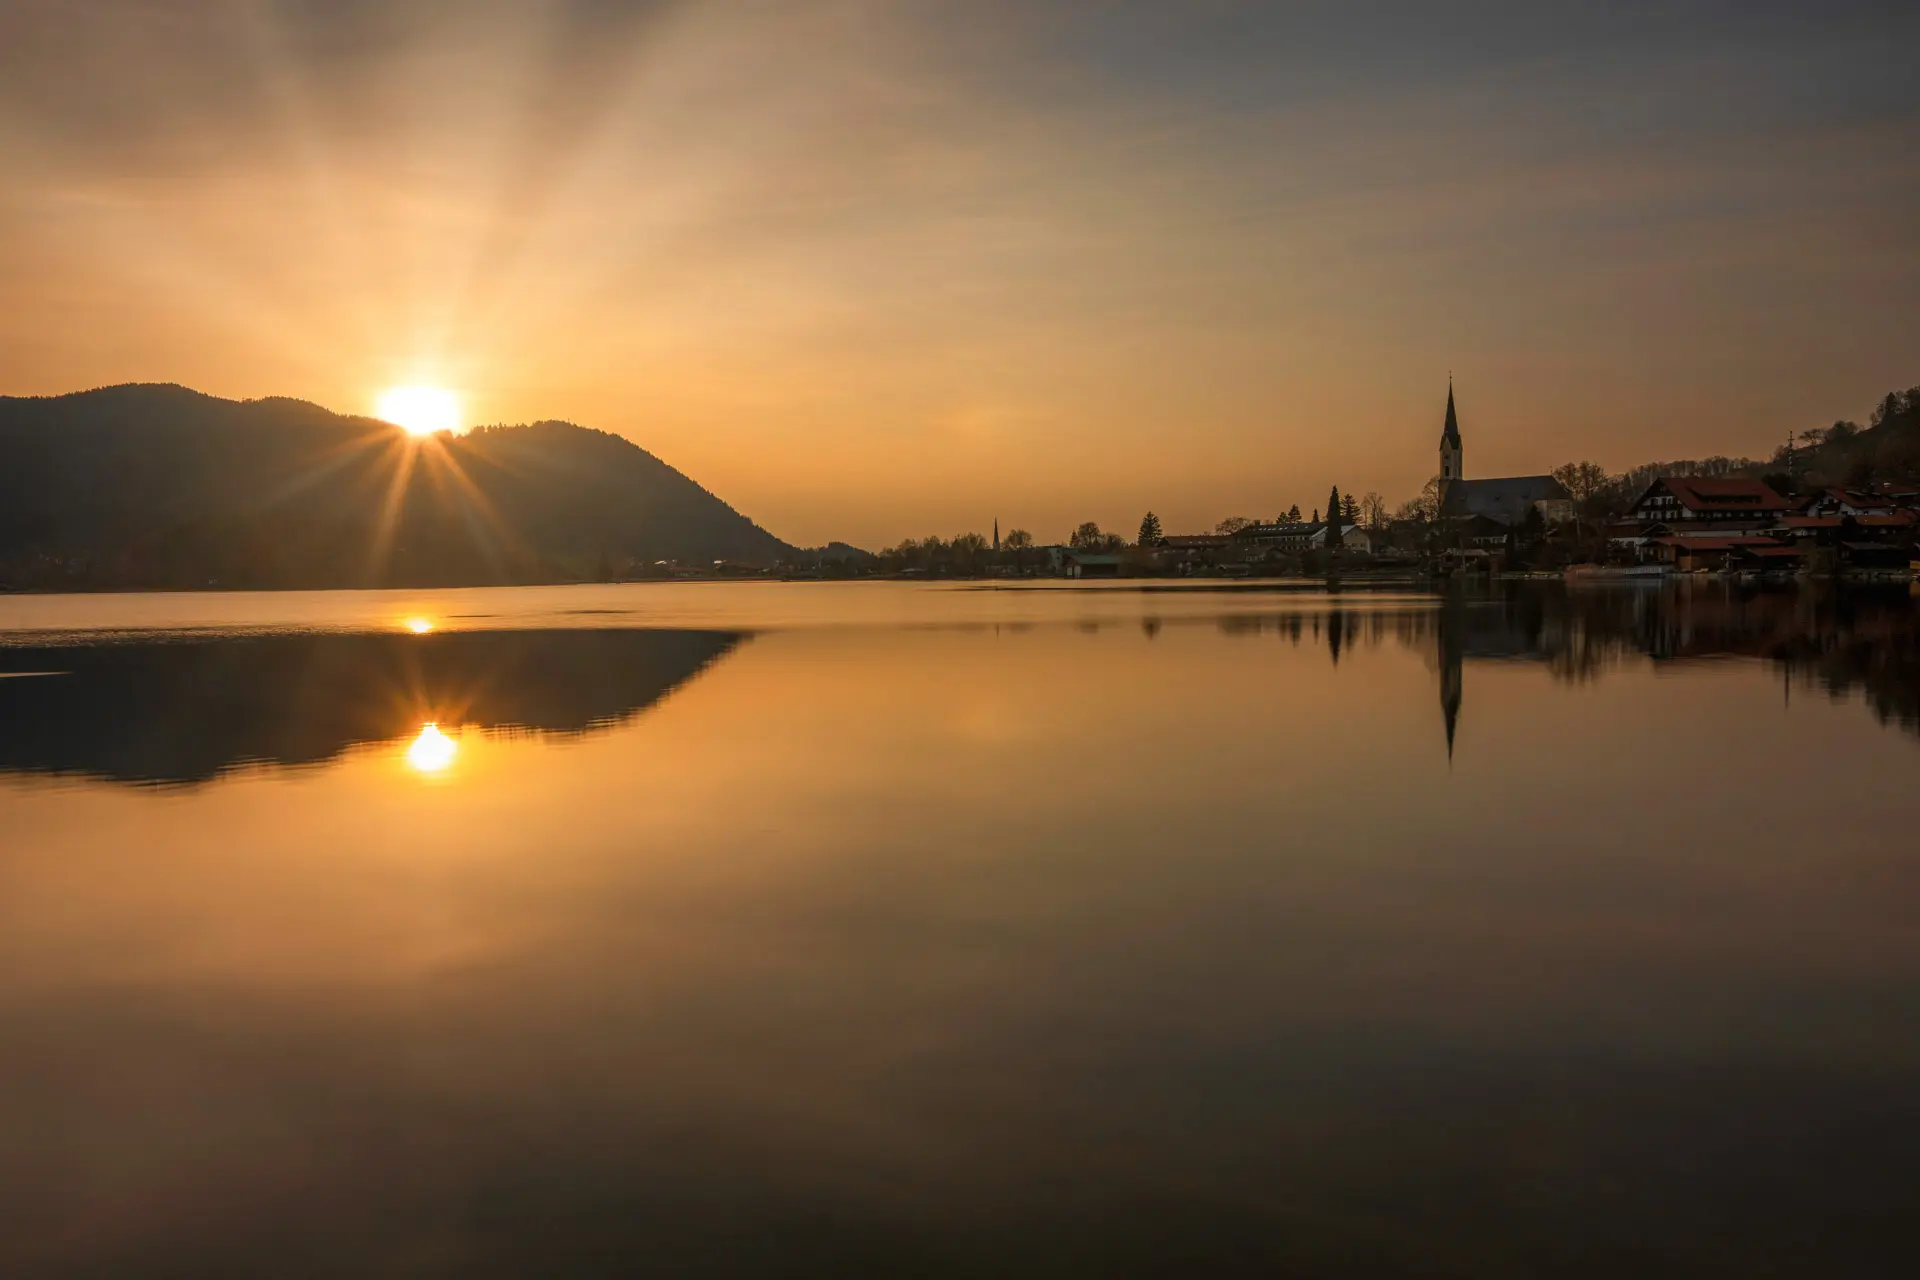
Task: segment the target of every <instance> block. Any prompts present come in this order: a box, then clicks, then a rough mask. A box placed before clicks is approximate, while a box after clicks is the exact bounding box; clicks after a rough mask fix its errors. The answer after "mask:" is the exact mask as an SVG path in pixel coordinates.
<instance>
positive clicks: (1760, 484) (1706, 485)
mask: <svg viewBox="0 0 1920 1280" xmlns="http://www.w3.org/2000/svg"><path fill="white" fill-rule="evenodd" d="M1790 509H1791V508H1790V504H1789V503H1788V502H1787V500H1786V499H1785V498H1783V497H1781V496H1780V495H1779V494H1777V493H1775V492H1774V491H1773V489H1772V487H1771V486H1769V485H1768V484H1767V483H1766V482H1765V481H1763V480H1750V479H1747V478H1745V477H1740V476H1663V477H1661V478H1660V479H1658V480H1655V481H1654V482H1653V483H1652V484H1650V485H1648V486H1647V488H1646V492H1644V493H1642V494H1641V495H1640V496H1639V497H1638V498H1636V499H1634V502H1633V506H1632V507H1631V508H1630V510H1631V513H1632V517H1633V519H1635V520H1638V521H1640V522H1642V523H1645V524H1663V525H1666V526H1667V527H1668V528H1669V529H1671V530H1673V531H1674V533H1675V534H1679V535H1684V534H1685V533H1687V532H1691V531H1699V532H1703V533H1704V532H1708V531H1712V532H1757V531H1759V530H1762V529H1767V528H1771V527H1772V526H1774V525H1775V524H1777V523H1778V522H1779V521H1780V520H1781V518H1782V517H1784V516H1786V515H1787V514H1788V512H1789V510H1790Z"/></svg>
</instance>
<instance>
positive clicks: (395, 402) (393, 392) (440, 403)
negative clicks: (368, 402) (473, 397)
mask: <svg viewBox="0 0 1920 1280" xmlns="http://www.w3.org/2000/svg"><path fill="white" fill-rule="evenodd" d="M373 412H374V416H375V417H377V418H380V419H383V420H384V421H387V422H391V423H393V424H394V425H395V426H398V427H404V428H405V429H406V430H407V432H408V434H410V435H416V436H430V435H432V434H433V433H434V432H436V431H458V430H459V429H460V397H459V396H457V395H455V394H454V393H453V392H451V391H449V390H447V389H446V388H445V387H388V388H387V389H386V390H385V391H382V392H381V393H380V399H379V401H378V403H377V404H376V405H375V406H374V410H373Z"/></svg>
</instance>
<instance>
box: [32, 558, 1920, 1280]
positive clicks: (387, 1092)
mask: <svg viewBox="0 0 1920 1280" xmlns="http://www.w3.org/2000/svg"><path fill="white" fill-rule="evenodd" d="M1135 586H1136V584H1127V583H1119V584H1112V585H1102V586H1098V587H1085V588H1077V589H1076V588H1068V587H1065V586H1064V584H1041V585H1037V586H1025V585H1021V586H1014V587H1008V588H1002V589H989V588H982V587H978V586H974V585H970V584H953V585H940V584H924V585H913V584H902V583H865V584H847V585H835V584H825V583H821V584H814V583H795V584H773V583H739V584H719V583H705V584H658V585H634V586H597V587H577V588H537V589H535V588H528V589H500V590H475V591H445V592H432V591H423V592H414V593H405V592H394V593H382V592H325V593H288V594H284V595H247V594H239V593H234V594H207V595H154V596H115V595H101V596H85V597H76V596H68V597H56V596H14V597H0V1134H4V1135H5V1140H4V1141H3V1142H0V1274H4V1275H7V1276H41V1275H46V1276H67V1275H71V1276H82V1275H84V1276H90V1277H91V1276H105V1275H140V1276H182V1277H185V1276H193V1277H216V1276H222V1277H223V1276H236V1277H238V1276H259V1275H273V1276H378V1275H394V1276H400V1275H405V1276H418V1275H448V1276H462V1277H471V1276H495V1275H498V1276H508V1275H556V1276H557V1275H598V1274H609V1275H624V1274H636V1273H640V1272H643V1271H645V1272H648V1273H652V1274H662V1275H675V1276H679V1275H687V1276H697V1275H740V1274H775V1273H777V1274H816V1273H821V1274H836V1275H945V1274H960V1275H995V1276H1000V1275H1006V1274H1009V1273H1021V1272H1041V1273H1048V1274H1059V1273H1068V1274H1089V1275H1102V1276H1107V1275H1130V1274H1145V1275H1173V1274H1177V1275H1215V1274H1252V1275H1275V1274H1302V1275H1352V1274H1368V1275H1420V1276H1474V1277H1485V1276H1541V1275H1552V1276H1607V1277H1617V1276H1621V1275H1656V1274H1657V1275H1687V1276H1698V1275H1729V1276H1734V1275H1738V1276H1761V1275H1766V1276H1819V1277H1841V1276H1861V1277H1869V1276H1874V1277H1877V1276H1891V1275H1902V1274H1916V1273H1920V1272H1916V1268H1920V1244H1916V1238H1917V1233H1915V1232H1914V1230H1913V1221H1912V1219H1913V1212H1914V1206H1915V1204H1916V1203H1917V1202H1920V1088H1916V1081H1920V1074H1917V1073H1920V928H1916V927H1915V914H1914V908H1915V904H1916V903H1917V902H1920V787H1917V786H1916V783H1917V782H1920V626H1916V620H1917V619H1920V602H1917V601H1916V597H1915V596H1914V595H1913V594H1911V593H1909V591H1908V589H1907V588H1904V587H1902V588H1899V589H1898V590H1896V591H1890V592H1866V591H1859V592H1852V593H1846V594H1839V593H1835V592H1832V591H1827V592H1816V591H1814V590H1811V589H1808V590H1802V591H1792V590H1788V591H1776V592H1757V593H1756V592H1752V591H1746V590H1742V589H1739V588H1735V587H1732V586H1729V585H1725V584H1719V583H1712V584H1701V585H1698V586H1694V587H1688V586H1686V585H1681V586H1667V587H1664V588H1646V587H1635V586H1622V587H1618V588H1613V589H1591V590H1588V591H1585V592H1569V591H1567V590H1564V589H1561V588H1559V587H1557V586H1553V585H1548V586H1544V587H1534V586H1531V585H1528V586H1514V587H1513V588H1511V589H1510V590H1503V591H1497V592H1489V593H1487V594H1482V595H1474V596H1467V595H1454V596H1449V597H1445V598H1441V597H1434V596H1428V595H1421V594H1411V593H1401V594H1385V593H1381V594H1369V593H1365V592H1357V591H1347V592H1341V593H1337V594H1328V593H1326V592H1324V591H1321V590H1317V589H1305V588H1301V589H1282V588H1278V587H1274V586H1271V585H1268V586H1262V585H1261V584H1231V585H1228V584H1220V585H1219V586H1218V587H1216V588H1205V587H1203V588H1200V589H1195V588H1192V587H1179V588H1170V589H1168V588H1163V589H1158V590H1139V589H1135Z"/></svg>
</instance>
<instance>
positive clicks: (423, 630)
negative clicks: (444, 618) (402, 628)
mask: <svg viewBox="0 0 1920 1280" xmlns="http://www.w3.org/2000/svg"><path fill="white" fill-rule="evenodd" d="M407 630H409V631H411V632H413V634H415V635H417V636H423V635H425V634H427V632H429V631H431V630H433V623H432V622H431V621H430V620H428V619H426V618H408V619H407Z"/></svg>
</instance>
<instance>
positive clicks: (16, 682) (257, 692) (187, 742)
mask: <svg viewBox="0 0 1920 1280" xmlns="http://www.w3.org/2000/svg"><path fill="white" fill-rule="evenodd" d="M741 638H742V637H740V636H739V635H735V634H730V633H724V632H700V631H520V632H513V631H469V632H449V633H444V634H438V635H427V636H413V635H306V636H255V637H226V638H221V639H214V640H202V641H178V642H163V643H152V642H147V643H129V644H108V645H97V646H91V647H58V648H0V671H15V672H21V671H50V672H61V673H63V674H60V675H48V676H33V677H27V678H21V679H5V680H0V770H12V771H17V772H27V773H54V774H79V775H87V776H93V777H99V778H108V779H113V780H116V781H121V782H136V783H162V784H164V783H188V782H202V781H206V780H208V779H210V778H214V777H217V776H219V775H220V774H222V773H224V772H226V771H227V770H229V769H232V768H234V767H235V766H237V765H241V764H248V763H266V764H275V765H303V764H316V763H320V762H323V761H327V760H331V759H333V758H334V757H336V756H338V755H339V754H340V753H341V752H343V751H345V750H346V749H347V748H349V747H352V746H354V745H356V744H360V743H368V742H384V741H389V740H394V739H399V738H403V737H409V736H412V735H413V734H415V733H417V732H418V731H419V730H420V726H421V725H422V723H424V722H427V721H437V722H439V723H441V724H445V725H461V724H471V725H478V726H481V727H483V728H487V729H505V730H522V731H533V732H539V733H552V734H581V733H585V732H588V731H589V730H591V729H594V728H596V727H600V726H604V725H610V724H614V723H618V722H620V721H622V720H625V719H626V718H628V717H630V716H632V715H633V714H634V713H636V712H638V711H640V710H642V709H644V708H646V707H648V706H650V705H652V704H653V703H654V702H657V701H658V700H659V699H660V698H662V697H664V696H665V695H666V694H667V693H668V692H669V691H671V690H672V689H673V688H674V687H676V686H677V685H679V684H681V683H683V682H685V681H686V680H688V679H691V678H692V677H693V676H695V675H697V674H698V673H699V672H700V671H701V670H702V669H703V668H705V667H706V666H707V665H708V664H710V663H712V662H714V661H715V660H717V659H719V658H721V657H723V656H724V655H726V654H727V653H728V652H730V651H731V650H732V649H733V648H734V646H735V645H737V644H738V643H739V642H740V640H741Z"/></svg>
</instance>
